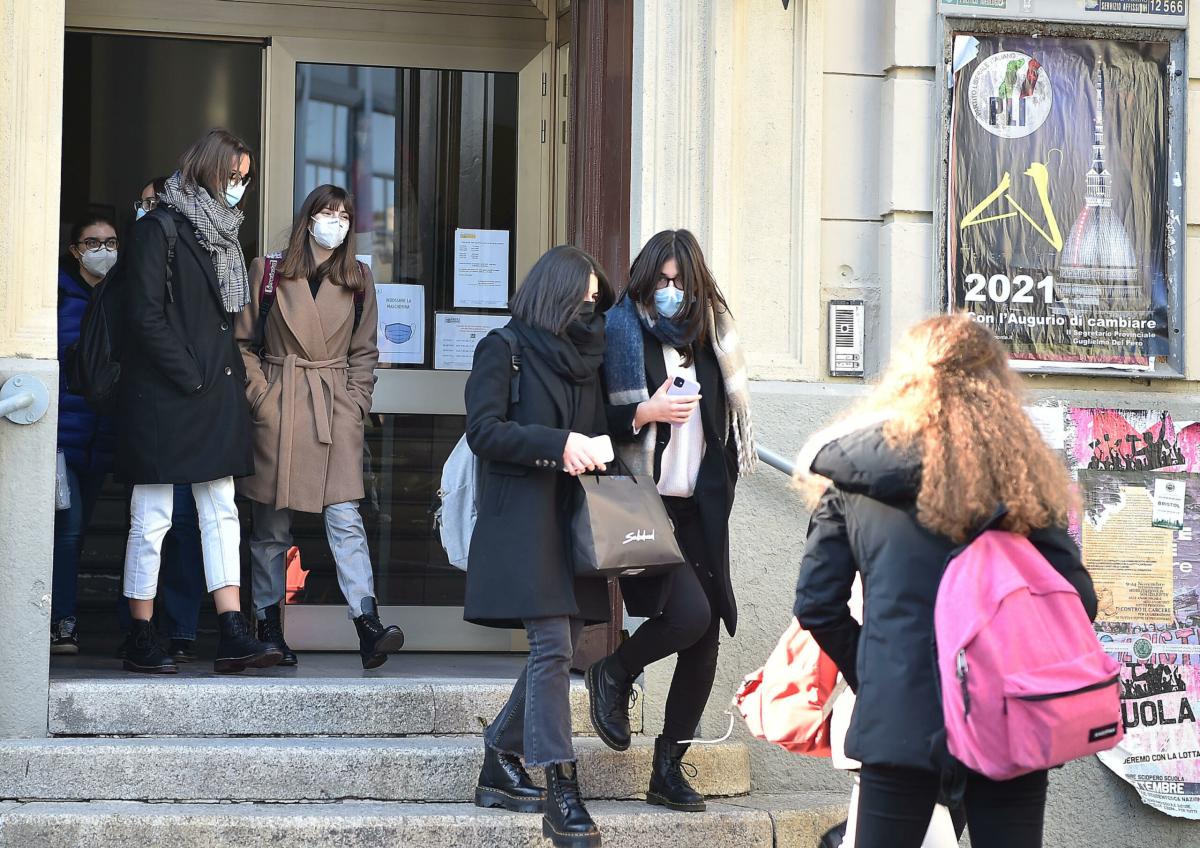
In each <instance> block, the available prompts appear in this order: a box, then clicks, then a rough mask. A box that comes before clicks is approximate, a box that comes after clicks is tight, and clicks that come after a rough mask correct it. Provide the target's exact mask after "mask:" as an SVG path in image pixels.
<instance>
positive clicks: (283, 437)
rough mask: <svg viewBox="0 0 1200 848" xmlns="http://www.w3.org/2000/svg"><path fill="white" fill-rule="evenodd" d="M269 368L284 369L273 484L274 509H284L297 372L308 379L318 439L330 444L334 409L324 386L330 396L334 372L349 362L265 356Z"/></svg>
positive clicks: (291, 355)
mask: <svg viewBox="0 0 1200 848" xmlns="http://www.w3.org/2000/svg"><path fill="white" fill-rule="evenodd" d="M264 358H265V359H266V360H267V362H269V363H270V364H271V365H278V366H280V367H282V368H283V379H282V383H283V403H282V410H281V414H280V419H279V457H278V468H277V479H276V484H275V508H276V509H285V508H287V507H288V504H289V503H291V487H292V433H293V431H294V430H295V423H296V369H297V368H300V369H302V370H303V371H304V377H305V379H306V380H308V395H309V397H310V398H312V410H313V417H314V419H315V420H316V423H317V440H318V441H319V442H320V443H321V444H323V445H331V444H333V433H332V424H333V410H332V409H331V408H330V406H329V404H327V403H326V402H325V390H324V388H323V387H324V386H328V387H329V397H330V398H333V397H334V395H335V393H336V391H337V390H336V389H335V387H334V382H333V374H334V372H335V371H345V370H346V369H348V368H349V367H350V361H349V359H347V358H346V357H344V356H342V357H339V358H338V359H322V360H318V361H312V360H308V359H301V358H300V357H299V356H297V355H296V354H294V353H289V354H288V355H287V356H270V355H268V356H266V357H264Z"/></svg>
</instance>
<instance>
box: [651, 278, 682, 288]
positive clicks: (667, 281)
mask: <svg viewBox="0 0 1200 848" xmlns="http://www.w3.org/2000/svg"><path fill="white" fill-rule="evenodd" d="M667 286H674V287H675V288H677V289H679V290H680V291H683V283H681V282H679V275H678V274H676V275H675V276H674V277H668V276H667V275H666V274H659V275H658V280H657V282H655V283H654V288H655V289H657V290H658V291H662V290H663V289H665V288H666V287H667Z"/></svg>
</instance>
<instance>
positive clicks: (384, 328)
mask: <svg viewBox="0 0 1200 848" xmlns="http://www.w3.org/2000/svg"><path fill="white" fill-rule="evenodd" d="M375 297H376V299H377V300H378V301H379V361H380V362H384V363H398V364H401V365H424V364H425V287H424V286H410V285H405V284H401V283H376V284H375Z"/></svg>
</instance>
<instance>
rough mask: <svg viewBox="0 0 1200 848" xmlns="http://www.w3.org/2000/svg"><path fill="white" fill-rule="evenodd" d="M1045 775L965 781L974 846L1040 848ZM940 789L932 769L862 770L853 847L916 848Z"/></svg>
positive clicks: (980, 847)
mask: <svg viewBox="0 0 1200 848" xmlns="http://www.w3.org/2000/svg"><path fill="white" fill-rule="evenodd" d="M1046 787H1047V778H1046V772H1044V771H1035V772H1033V773H1032V774H1027V775H1024V776H1022V777H1018V778H1015V779H1013V780H1005V781H1000V782H997V781H994V780H988V779H987V778H986V777H983V776H982V775H979V774H971V775H970V776H969V777H968V778H967V788H966V795H965V796H964V797H963V804H964V806H965V807H966V811H967V828H968V829H969V830H970V832H971V845H972V846H973V848H1041V844H1042V820H1043V817H1044V814H1045V810H1046ZM940 788H941V779H940V777H939V776H938V775H937V774H936V773H934V772H930V771H921V770H919V769H909V768H892V767H889V766H868V765H864V766H863V767H862V773H861V777H860V782H859V796H858V836H857V841H856V843H855V848H920V846H921V842H922V841H923V840H924V838H925V830H926V829H927V828H928V827H929V817H930V815H932V814H933V807H934V804H936V803H937V800H938V793H939V790H940Z"/></svg>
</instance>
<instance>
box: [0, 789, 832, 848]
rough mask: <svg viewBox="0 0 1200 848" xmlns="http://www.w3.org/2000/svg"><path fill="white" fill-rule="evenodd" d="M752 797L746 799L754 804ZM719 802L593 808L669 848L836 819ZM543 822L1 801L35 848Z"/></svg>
mask: <svg viewBox="0 0 1200 848" xmlns="http://www.w3.org/2000/svg"><path fill="white" fill-rule="evenodd" d="M748 800H749V799H748ZM753 800H755V801H756V804H754V805H749V804H747V805H741V804H738V803H736V802H734V803H728V802H713V803H710V804H709V808H708V811H707V812H705V813H670V812H667V811H665V810H663V809H661V808H659V807H650V806H647V805H646V804H644V803H641V802H636V801H624V802H620V801H602V802H597V803H593V804H589V805H588V809H589V811H590V812H591V813H592V814H593V816H594V817H595V819H596V822H597V824H598V825H599V826H600V829H601V833H602V835H603V839H604V844H605V845H614V846H617V845H620V846H628V845H656V844H657V845H670V846H672V848H802V847H803V848H810V846H813V845H816V844H817V839H818V838H819V836H820V834H821V833H823V832H824V830H825V829H826V828H827V827H829V825H830V824H831V823H832V822H833V821H835V820H836V819H837V818H838V817H839V816H840V815H844V809H845V808H844V800H843V801H842V806H841V807H840V808H839V807H838V806H836V803H835V799H832V798H828V797H824V796H808V797H800V796H780V797H773V796H772V797H768V798H765V799H760V798H755V799H753ZM548 844H549V843H548V842H547V841H546V840H544V839H543V838H542V832H541V816H538V815H519V814H514V813H505V812H502V811H499V810H481V809H478V808H476V807H474V806H470V805H467V804H398V803H380V802H364V801H346V802H337V803H329V804H145V803H136V802H119V801H117V802H114V801H107V802H95V803H69V802H68V803H31V804H11V805H6V804H0V845H6V846H8V845H11V846H38V848H77V846H80V845H86V846H88V848H127V846H129V845H171V846H174V848H225V847H226V846H228V848H235V847H236V848H311V846H314V845H321V846H345V848H349V846H359V845H422V846H431V848H433V847H434V846H454V848H545V846H546V845H548Z"/></svg>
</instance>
